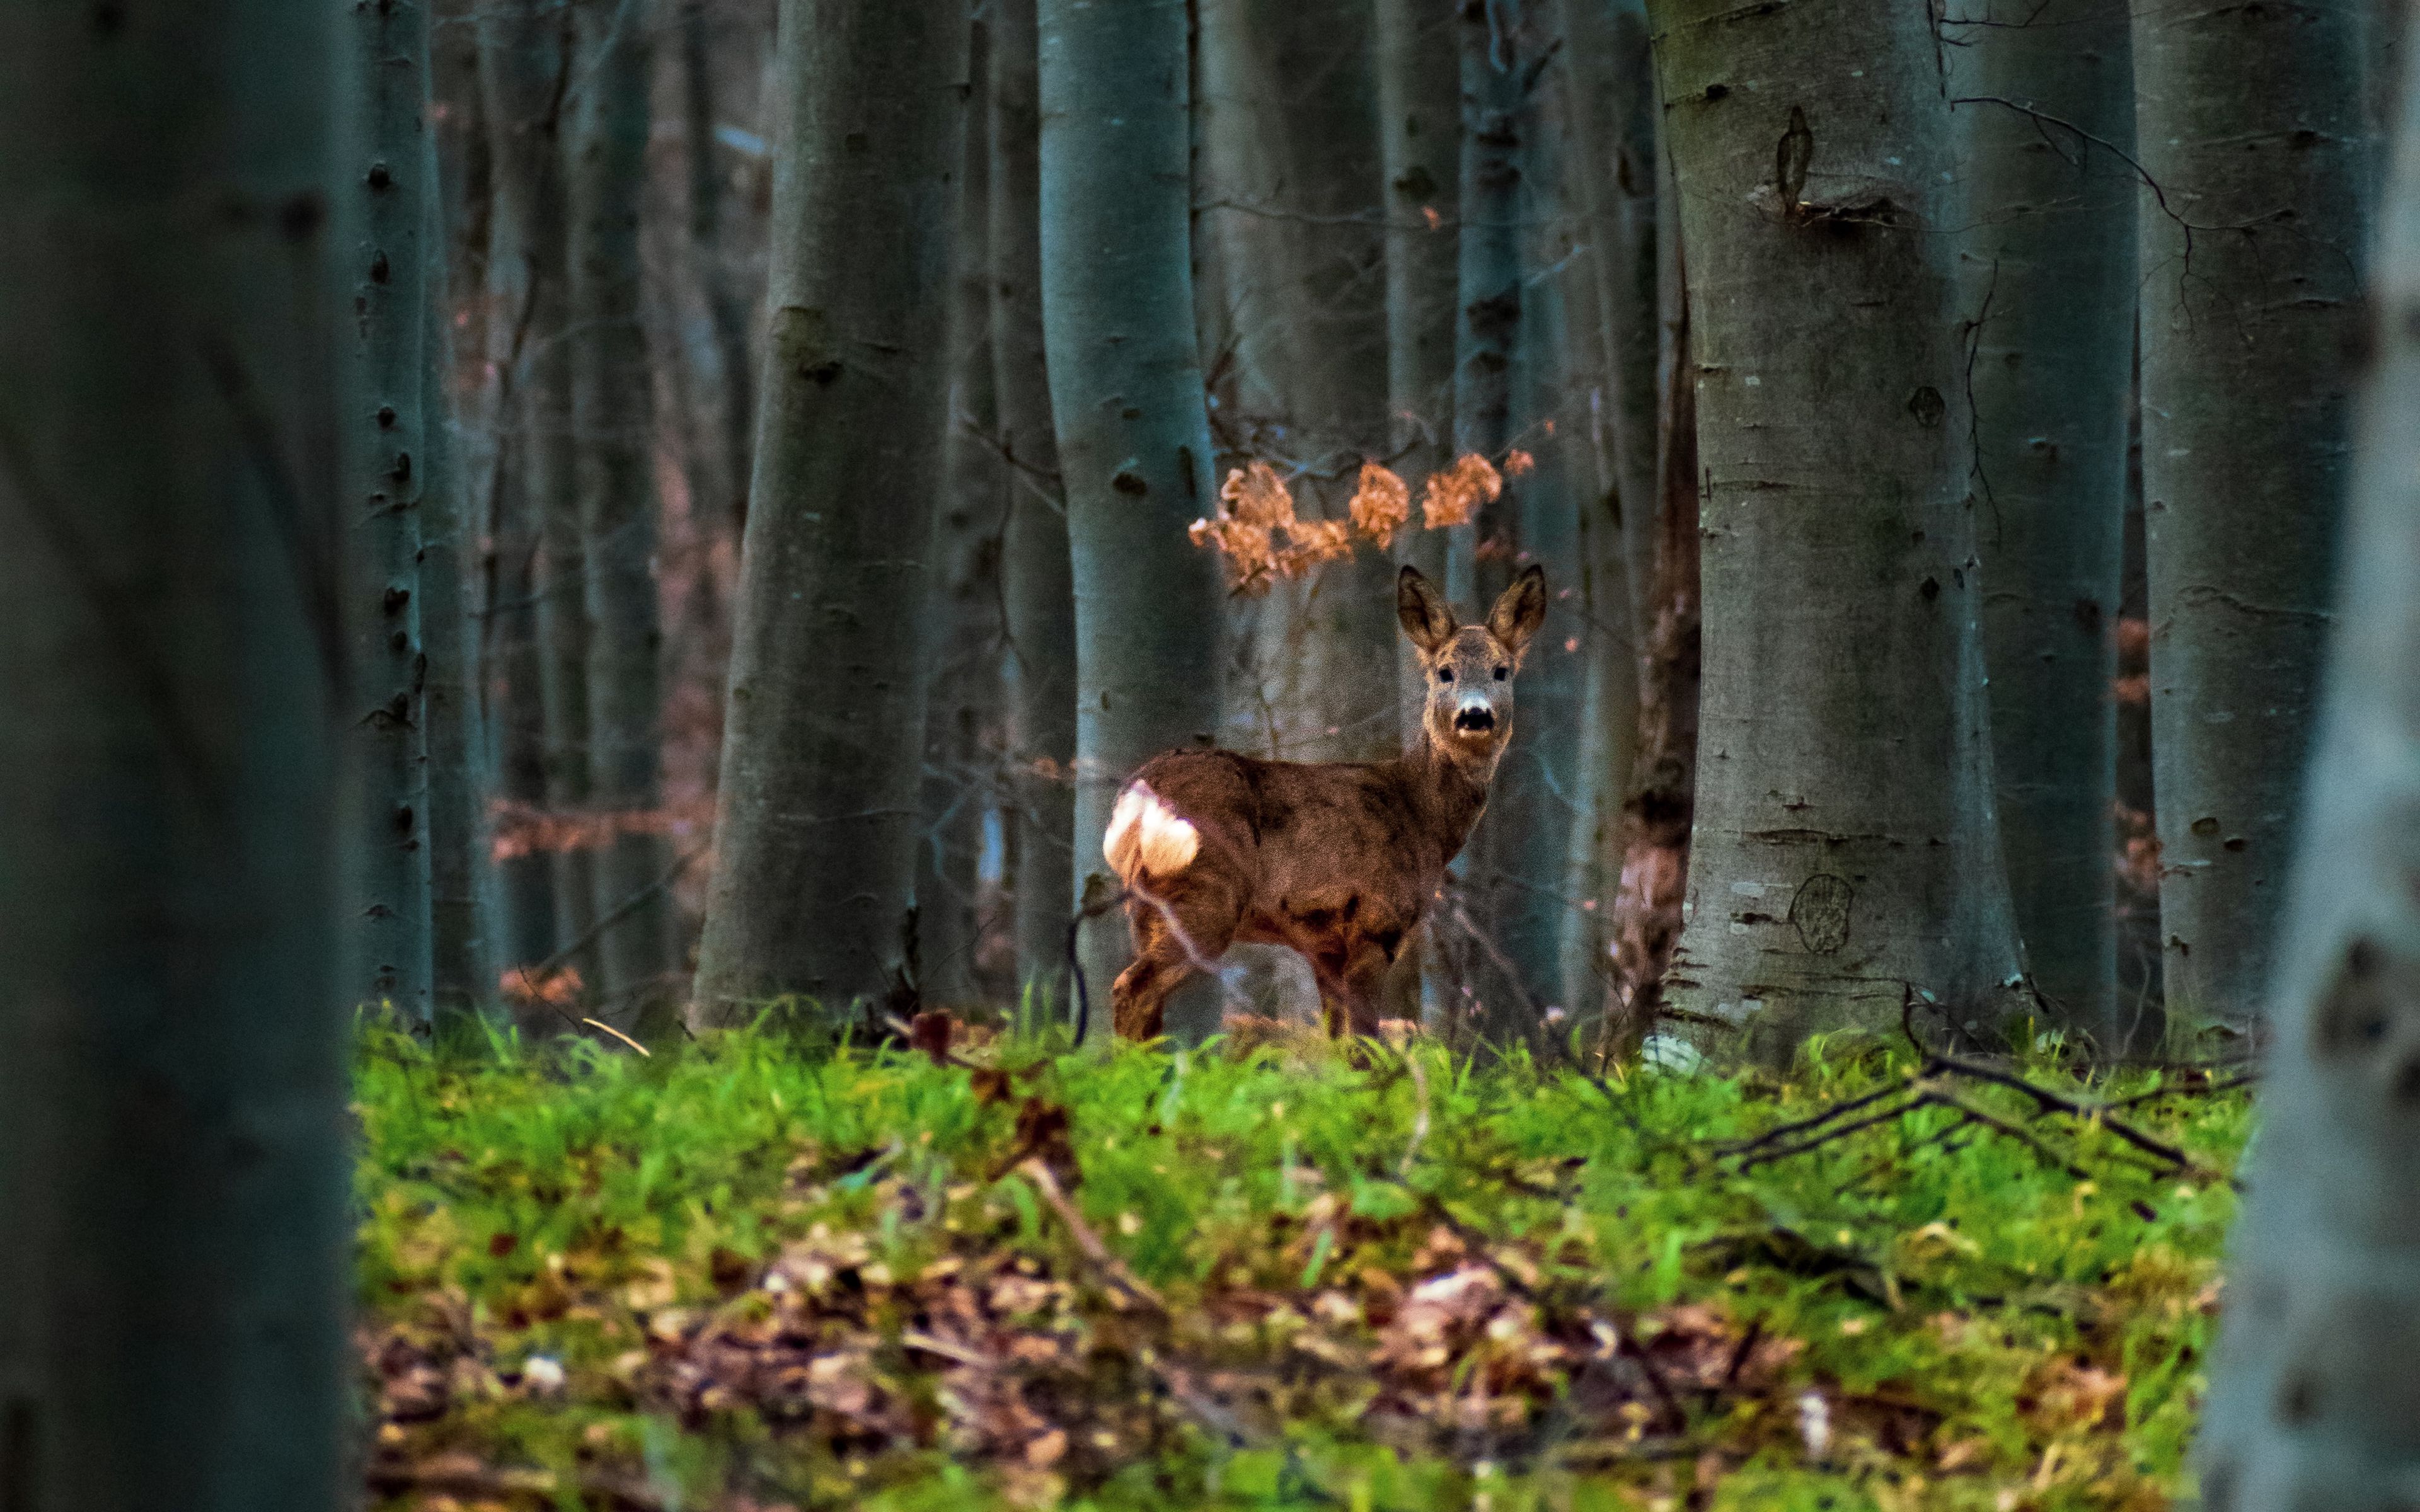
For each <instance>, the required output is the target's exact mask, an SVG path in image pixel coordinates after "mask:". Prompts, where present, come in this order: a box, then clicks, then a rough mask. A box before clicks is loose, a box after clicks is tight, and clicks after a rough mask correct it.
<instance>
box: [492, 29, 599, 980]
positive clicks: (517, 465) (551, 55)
mask: <svg viewBox="0 0 2420 1512" xmlns="http://www.w3.org/2000/svg"><path fill="white" fill-rule="evenodd" d="M479 54H480V55H479V87H480V90H481V93H482V96H483V99H484V100H485V103H486V106H487V115H488V120H489V131H490V133H491V135H490V137H489V142H490V144H491V146H490V152H491V158H492V162H493V164H494V173H495V182H496V210H495V217H496V219H495V234H494V245H493V248H492V250H491V251H490V253H489V258H488V300H489V306H490V308H491V309H492V311H493V314H492V316H491V317H490V319H489V323H488V333H489V354H490V356H491V358H492V360H493V362H494V363H495V369H494V371H495V375H496V378H495V384H496V386H495V388H494V389H493V390H491V391H490V393H489V414H490V416H491V417H492V419H491V424H493V425H494V427H495V429H496V433H497V442H496V447H495V452H494V459H493V465H494V469H495V471H493V472H492V473H491V474H490V475H489V478H488V480H487V484H488V490H489V491H488V497H489V508H490V511H491V517H494V518H495V519H496V522H497V527H498V530H499V533H500V534H501V535H503V537H504V539H505V540H506V541H508V542H509V543H510V544H511V546H512V547H513V548H515V549H514V554H513V555H508V556H505V557H503V558H502V559H500V563H499V569H500V570H499V574H498V577H497V579H496V581H495V583H494V584H493V585H492V586H491V588H490V599H491V602H498V603H502V602H515V603H519V602H523V601H527V602H528V603H529V605H530V611H529V614H528V616H527V621H526V624H527V627H528V629H529V631H530V632H531V635H532V637H533V642H534V643H533V644H532V645H531V646H530V647H529V650H528V653H527V655H526V656H520V655H516V656H514V657H513V658H512V660H511V662H510V663H508V670H509V671H510V673H511V675H510V676H509V677H508V679H507V682H506V687H507V693H506V702H505V714H506V716H507V721H506V723H505V725H504V730H505V740H506V743H507V747H506V748H507V750H508V751H509V752H514V753H527V752H528V751H530V750H531V749H532V748H534V750H535V755H536V757H537V759H538V762H539V773H538V779H539V781H538V793H537V796H538V798H539V800H540V801H541V803H542V804H543V805H544V807H545V808H546V809H548V810H551V811H554V812H576V811H579V810H583V809H585V808H586V807H587V805H588V801H589V765H588V673H587V653H586V645H587V638H586V635H585V633H584V632H585V625H586V613H585V610H584V609H583V607H582V600H583V594H584V592H585V591H584V589H583V587H582V571H581V550H580V547H581V541H580V496H579V491H578V486H577V482H576V479H575V477H574V460H573V459H574V457H575V455H576V450H575V447H574V445H573V441H572V431H571V342H570V310H571V276H570V267H569V264H568V263H567V262H566V253H567V249H568V247H569V210H568V207H567V203H566V191H565V163H564V147H565V143H564V139H565V137H566V134H567V125H568V123H567V121H566V100H567V98H568V94H569V90H570V86H571V65H572V49H571V15H570V12H569V11H568V9H566V8H563V7H561V6H558V5H555V4H552V3H551V0H499V3H497V4H494V5H490V6H486V7H483V8H481V10H480V12H479ZM507 501H508V502H509V503H510V504H512V505H514V506H516V507H514V508H513V509H512V510H511V511H510V513H509V515H507V514H505V513H504V511H503V510H502V508H501V507H500V506H502V505H503V504H504V503H506V502H507ZM523 562H533V563H534V564H533V565H532V566H531V567H529V568H528V569H527V570H526V571H524V570H522V569H521V567H520V563H523ZM531 673H535V676H532V675H529V674H531ZM533 685H535V691H536V694H537V698H536V701H535V708H532V707H531V706H530V701H529V699H528V692H529V690H530V688H531V687H532V686H533ZM533 715H534V716H535V730H532V729H529V728H527V726H528V724H529V722H530V719H531V716H533ZM594 859H595V857H594V856H593V854H592V853H591V852H589V851H587V850H584V849H579V848H571V849H565V850H560V851H557V852H555V853H553V854H552V855H551V856H540V857H539V858H538V862H537V864H538V865H540V866H543V867H544V868H545V870H546V872H547V873H548V875H547V879H546V887H545V888H544V892H545V893H546V894H547V895H548V896H549V897H551V903H552V907H553V916H552V918H551V925H550V927H549V929H548V930H547V932H546V935H545V938H546V941H547V949H544V950H542V951H539V952H537V954H536V957H535V959H542V958H544V957H545V956H549V955H551V954H553V953H554V951H555V950H556V949H559V948H561V947H564V946H567V945H569V944H571V943H572V942H574V941H576V940H579V939H582V938H583V937H585V936H586V935H587V933H588V928H589V925H590V923H591V922H592V921H593V920H594V918H595V917H596V909H595V902H594V900H595V896H596V887H595V883H594V866H593V862H594ZM534 890H535V889H534ZM517 954H520V955H521V956H522V957H523V963H522V964H531V962H532V960H533V959H534V958H532V957H531V956H530V954H529V952H528V951H527V950H523V951H520V952H517ZM570 964H572V965H573V967H574V968H575V969H578V970H580V971H582V973H583V975H592V976H593V966H594V955H593V953H592V952H585V951H583V952H579V953H576V954H575V955H574V957H573V958H572V960H571V962H570Z"/></svg>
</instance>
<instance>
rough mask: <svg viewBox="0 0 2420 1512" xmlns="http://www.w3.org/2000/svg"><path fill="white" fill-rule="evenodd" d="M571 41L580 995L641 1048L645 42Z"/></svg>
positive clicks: (640, 33) (605, 12)
mask: <svg viewBox="0 0 2420 1512" xmlns="http://www.w3.org/2000/svg"><path fill="white" fill-rule="evenodd" d="M574 32H575V37H576V41H577V54H576V56H577V58H578V62H579V67H578V69H577V70H576V72H575V74H574V81H575V90H576V94H575V98H574V103H573V106H572V110H573V116H572V137H571V152H570V208H571V242H570V263H571V320H572V331H571V344H572V357H571V429H572V435H573V437H574V439H575V440H576V442H577V444H578V448H579V455H578V459H577V464H576V466H577V471H576V476H577V478H578V480H579V489H580V532H581V538H582V549H581V564H582V577H581V588H582V607H583V609H584V611H585V613H586V616H587V620H588V625H587V674H588V754H589V775H590V782H591V787H590V797H591V801H592V802H593V803H594V804H595V805H596V807H597V809H598V810H600V812H601V813H602V815H603V816H605V817H606V819H607V820H608V822H609V825H608V827H609V828H610V830H611V833H610V834H608V835H606V836H605V837H603V838H602V839H601V841H600V842H599V845H598V849H597V856H596V862H595V873H594V877H593V881H592V885H593V887H595V889H596V890H595V892H594V894H593V895H592V906H593V908H594V910H595V914H596V918H597V920H598V923H597V931H598V933H597V947H596V959H597V978H596V981H595V985H596V986H597V988H598V989H599V990H600V992H601V994H602V998H601V1006H602V1008H603V1010H604V1014H605V1017H606V1018H607V1019H608V1020H609V1021H610V1022H612V1023H613V1024H614V1025H615V1026H618V1027H621V1028H623V1029H625V1030H635V1031H636V1032H638V1033H640V1034H641V1035H642V1036H643V1037H645V1038H655V1037H659V1036H661V1035H663V1034H666V1033H669V1032H672V1031H673V1030H674V1028H675V1002H676V999H677V997H678V991H679V989H678V984H677V981H676V979H675V977H674V975H673V968H674V964H675V963H674V956H673V950H674V945H673V933H674V925H675V918H674V912H673V902H672V895H671V892H670V890H669V888H668V886H667V883H668V880H669V879H668V874H667V865H668V860H667V858H668V857H669V856H670V854H671V852H670V847H669V846H668V845H667V844H666V842H665V840H664V836H663V834H662V828H661V825H659V824H657V823H655V822H654V821H655V820H656V819H657V818H658V811H659V810H660V809H661V807H662V803H663V784H662V780H661V778H660V776H659V771H660V768H661V765H662V761H663V678H662V672H661V665H660V664H661V660H662V654H663V629H662V624H661V619H660V614H659V609H658V605H657V595H656V571H655V556H656V488H655V475H654V463H655V458H654V455H653V446H652V444H651V436H650V428H651V424H650V423H651V417H652V415H653V409H654V407H653V405H652V404H651V403H650V399H651V396H652V394H653V393H654V388H653V384H652V382H651V380H650V378H649V374H648V365H647V336H646V330H645V328H644V325H643V324H642V323H641V320H640V296H641V272H640V262H639V206H640V200H641V197H642V195H643V193H644V188H645V181H646V166H647V123H648V120H649V112H648V102H647V101H648V89H647V84H648V71H649V70H648V49H647V36H648V33H647V29H646V27H645V25H644V23H643V20H642V18H641V17H640V16H639V14H638V10H637V8H636V7H634V6H631V5H628V4H625V3H624V0H581V4H580V6H579V8H578V9H577V10H576V12H575V14H574ZM608 918H610V919H611V922H610V923H607V922H605V920H607V919H608Z"/></svg>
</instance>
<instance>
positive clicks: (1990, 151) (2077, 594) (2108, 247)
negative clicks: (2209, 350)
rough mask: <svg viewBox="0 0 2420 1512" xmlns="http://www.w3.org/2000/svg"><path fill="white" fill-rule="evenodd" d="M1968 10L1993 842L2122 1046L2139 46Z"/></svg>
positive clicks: (2038, 970) (2108, 6)
mask: <svg viewBox="0 0 2420 1512" xmlns="http://www.w3.org/2000/svg"><path fill="white" fill-rule="evenodd" d="M1965 15H1966V19H1967V20H1968V21H1969V22H1970V24H1966V25H1963V26H1953V27H1952V28H1951V29H1950V32H1949V38H1950V41H1951V43H1952V44H1953V45H1951V46H1950V47H1949V48H1948V49H1947V54H1946V56H1947V58H1948V60H1949V71H1950V78H1949V86H1950V89H1951V91H1952V94H1953V96H1955V97H1956V98H1955V99H1954V100H1953V104H1954V105H1955V106H1956V107H1957V109H1956V111H1955V113H1954V115H1953V116H1952V119H1953V121H1954V122H1955V124H1956V126H1957V128H1958V130H1959V132H1960V135H1959V138H1958V145H1959V148H1960V150H1961V152H1962V156H1963V157H1964V158H1965V160H1966V162H1967V164H1968V167H1967V170H1966V174H1965V202H1966V209H1965V212H1964V213H1963V214H1962V216H1961V217H1960V218H1959V220H1960V224H1962V225H1964V226H1965V227H1966V230H1965V231H1964V232H1963V234H1962V235H1961V236H1960V237H1959V239H1958V242H1959V254H1960V258H1961V267H1960V270H1959V271H1960V277H1961V281H1962V285H1963V302H1964V306H1965V318H1966V321H1967V327H1966V329H1967V330H1968V332H1970V334H1969V335H1968V337H1967V340H1968V341H1969V343H1970V344H1971V345H1970V352H1971V355H1972V361H1971V362H1970V363H1969V364H1968V369H1967V371H1968V374H1969V377H1968V379H1967V390H1968V398H1969V401H1970V402H1971V403H1972V404H1973V405H1974V407H1975V421H1974V424H1975V445H1976V449H1977V456H1976V462H1975V477H1974V484H1973V486H1974V488H1975V491H1976V492H1977V493H1978V494H1979V495H1980V496H1981V500H1982V510H1981V516H1980V517H1979V518H1978V521H1977V531H1978V535H1979V538H1980V539H1979V546H1980V550H1981V556H1982V562H1983V565H1982V574H1983V579H1984V594H1983V650H1984V657H1983V659H1984V665H1985V666H1986V667H1987V668H1988V669H1989V670H1990V672H1991V677H1992V693H1991V703H1992V754H1993V770H1994V773H1995V776H1996V783H1997V789H1998V794H1997V796H1998V801H1999V810H2000V837H2001V841H2000V844H2001V850H2002V852H2003V854H2004V855H2005V856H2007V859H2008V867H2009V893H2010V894H2011V898H2012V901H2013V903H2015V905H2016V911H2017V928H2018V933H2019V934H2020V935H2021V936H2022V937H2023V938H2024V946H2025V958H2026V963H2027V964H2028V966H2029V967H2030V969H2031V971H2032V973H2033V978H2034V984H2035V986H2036V987H2038V988H2039V989H2040V992H2041V994H2042V995H2043V996H2044V997H2045V998H2047V999H2048V1000H2049V1002H2050V1003H2051V1004H2052V1005H2053V1007H2054V1009H2055V1011H2056V1017H2057V1019H2058V1021H2059V1022H2061V1023H2064V1024H2065V1025H2067V1026H2070V1027H2071V1028H2074V1029H2078V1030H2082V1031H2084V1032H2085V1033H2086V1034H2088V1035H2090V1036H2091V1037H2092V1038H2093V1039H2094V1040H2095V1041H2098V1042H2099V1043H2101V1044H2102V1045H2103V1046H2105V1047H2107V1048H2109V1049H2111V1050H2113V1051H2114V1050H2115V1049H2116V1048H2117V1045H2118V1035H2119V1033H2120V1032H2121V1030H2122V1028H2123V1025H2122V1024H2121V1023H2120V1022H2119V1021H2118V1003H2117V983H2118V924H2117V913H2116V907H2117V894H2116V884H2117V872H2116V869H2115V868H2114V867H2113V866H2112V865H2111V864H2110V851H2111V846H2112V844H2113V843H2114V836H2115V831H2114V829H2113V828H2112V825H2111V821H2110V815H2111V813H2112V812H2113V807H2112V806H2113V805H2114V804H2115V803H2116V802H2117V773H2118V767H2117V744H2116V742H2117V729H2118V723H2117V704H2116V702H2115V701H2114V700H2113V698H2112V697H2111V683H2112V680H2113V679H2114V678H2115V676H2116V675H2117V640H2116V630H2117V618H2118V599H2119V593H2120V584H2119V577H2118V575H2119V570H2120V568H2121V566H2122V565H2123V556H2124V534H2125V519H2126V498H2125V493H2126V410H2127V402H2128V398H2129V393H2130V390H2131V386H2132V384H2133V354H2134V341H2133V336H2134V320H2133V314H2134V187H2135V178H2134V172H2133V168H2132V167H2131V166H2130V160H2131V159H2132V157H2133V148H2134V113H2133V45H2132V43H2131V41H2130V39H2129V37H2128V33H2127V20H2126V4H2125V0H2051V3H2050V4H2048V5H2042V4H2040V3H2037V0H1984V3H1983V4H1981V5H1979V6H1974V7H1969V8H1967V10H1966V12H1965ZM2054 121H2055V122H2057V123H2058V124H2053V122H2054Z"/></svg>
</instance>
